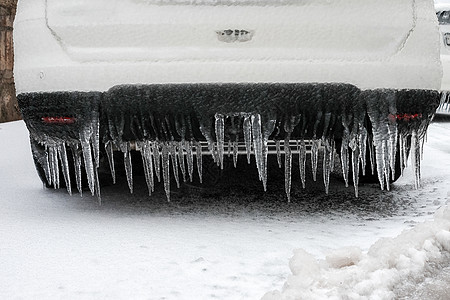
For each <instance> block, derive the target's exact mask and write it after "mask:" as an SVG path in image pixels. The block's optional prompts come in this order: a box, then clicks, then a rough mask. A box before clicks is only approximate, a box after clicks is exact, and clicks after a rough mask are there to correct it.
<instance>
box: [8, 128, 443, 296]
mask: <svg viewBox="0 0 450 300" xmlns="http://www.w3.org/2000/svg"><path fill="white" fill-rule="evenodd" d="M449 130H450V124H448V123H433V124H432V125H431V127H430V130H429V134H428V142H427V143H426V144H425V148H424V160H423V161H422V185H423V187H422V188H421V189H419V190H415V189H414V177H413V174H412V172H411V170H409V169H408V170H407V171H406V173H405V175H404V177H403V178H401V179H400V180H399V181H398V182H397V183H396V184H395V186H394V187H393V191H391V192H383V191H380V190H379V189H378V186H376V185H364V186H361V188H360V198H358V199H355V198H354V192H353V188H352V187H349V188H345V187H343V183H342V182H340V180H339V179H338V178H333V180H332V181H331V184H330V194H329V195H328V196H327V195H325V194H324V192H323V183H322V182H321V181H320V182H317V183H313V182H311V180H309V181H308V182H307V188H306V190H302V189H301V187H300V185H301V184H300V182H298V181H296V182H295V184H294V186H293V193H292V202H291V203H287V202H286V200H285V195H284V190H283V186H284V181H283V180H282V179H281V180H279V181H280V183H279V184H278V185H277V183H276V182H277V180H276V179H277V177H278V176H279V174H278V173H277V170H275V171H272V173H271V174H269V181H270V182H269V191H268V192H267V193H263V192H261V190H262V187H261V186H260V183H258V181H257V179H256V180H254V178H253V177H257V175H255V174H253V173H251V172H250V173H247V171H246V170H243V169H238V170H237V171H233V172H234V175H233V176H229V177H228V179H227V178H224V179H223V181H224V182H223V184H222V185H220V184H219V186H218V187H215V188H211V189H202V188H201V187H193V186H183V187H182V188H181V189H179V190H177V189H174V190H173V191H172V192H173V195H172V201H171V202H170V203H169V202H167V201H166V198H165V195H164V191H163V188H162V186H159V188H157V191H156V193H155V194H154V195H153V196H152V197H150V198H149V197H148V196H147V195H146V194H147V191H146V186H145V182H144V179H143V178H139V177H138V176H137V178H135V179H136V184H135V188H136V190H135V193H134V194H133V195H130V194H129V193H128V187H127V185H126V180H123V178H122V180H119V183H118V185H116V186H112V185H110V186H105V187H103V189H102V194H103V205H102V206H98V204H97V201H96V199H95V198H93V197H90V196H88V195H87V194H88V193H85V195H84V196H83V198H80V197H79V195H78V194H74V195H73V196H69V195H67V193H66V192H65V191H64V190H57V191H55V190H48V189H43V188H42V185H41V183H40V181H39V179H38V177H37V175H36V172H35V170H34V166H33V161H32V158H31V154H30V149H29V145H28V133H27V131H26V128H25V125H24V123H23V122H13V123H6V124H0V140H1V141H2V142H1V144H0V185H1V189H0V298H1V299H55V298H64V299H68V298H75V299H94V298H95V299H106V298H108V299H111V298H112V299H119V298H127V299H128V298H135V299H259V298H261V297H263V296H264V295H265V299H280V298H281V299H291V298H292V299H298V298H300V299H302V298H304V299H314V298H316V299H323V298H325V299H326V298H334V299H369V298H371V299H390V298H397V299H449V298H450V292H448V291H447V289H448V286H450V263H449V259H450V232H449V230H450V211H449V210H448V209H446V206H447V204H448V203H447V202H448V201H449V200H450V186H449V182H450V137H449ZM251 169H252V170H254V169H255V168H254V166H252V167H251ZM282 172H283V171H280V174H281V177H282V176H283V175H282ZM231 174H233V173H231ZM225 175H227V174H225ZM228 175H229V174H228ZM252 175H255V176H252ZM247 176H248V178H247ZM230 177H231V178H230ZM271 178H272V180H271ZM139 182H140V183H139ZM244 182H245V183H244ZM437 211H439V212H438V213H437V216H434V214H435V213H436V212H437ZM425 221H426V223H424V224H422V223H423V222H425ZM404 230H406V231H405V232H404V233H403V234H401V235H400V236H398V235H399V234H400V233H401V232H402V231H404ZM397 236H398V237H397ZM386 238H387V239H386ZM343 247H346V248H344V249H342V248H343ZM294 249H297V250H294ZM294 253H295V254H294ZM283 286H285V287H283ZM272 291H275V292H272Z"/></svg>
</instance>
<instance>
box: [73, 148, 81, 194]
mask: <svg viewBox="0 0 450 300" xmlns="http://www.w3.org/2000/svg"><path fill="white" fill-rule="evenodd" d="M78 146H79V145H78V144H72V145H71V149H72V156H73V162H74V166H75V180H76V182H77V189H78V192H79V193H80V196H83V187H82V185H81V153H80V149H79V147H78Z"/></svg>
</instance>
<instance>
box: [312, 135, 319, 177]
mask: <svg viewBox="0 0 450 300" xmlns="http://www.w3.org/2000/svg"><path fill="white" fill-rule="evenodd" d="M319 147H320V140H318V139H313V140H312V145H311V152H312V153H311V163H312V173H313V180H314V181H316V180H317V162H318V159H319Z"/></svg>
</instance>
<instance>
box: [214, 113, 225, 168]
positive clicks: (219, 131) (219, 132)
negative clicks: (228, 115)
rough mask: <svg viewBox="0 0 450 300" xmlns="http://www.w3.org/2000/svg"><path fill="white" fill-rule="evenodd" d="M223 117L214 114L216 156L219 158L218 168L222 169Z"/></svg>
mask: <svg viewBox="0 0 450 300" xmlns="http://www.w3.org/2000/svg"><path fill="white" fill-rule="evenodd" d="M224 127H225V117H224V116H223V115H222V114H216V127H215V128H216V139H217V154H218V156H219V162H220V168H221V169H223V154H224V147H225V146H224V138H225V137H224V134H225V129H224Z"/></svg>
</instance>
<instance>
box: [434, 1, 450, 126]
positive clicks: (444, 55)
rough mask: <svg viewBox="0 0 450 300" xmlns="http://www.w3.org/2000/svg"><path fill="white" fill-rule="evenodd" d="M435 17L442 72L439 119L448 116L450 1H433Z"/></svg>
mask: <svg viewBox="0 0 450 300" xmlns="http://www.w3.org/2000/svg"><path fill="white" fill-rule="evenodd" d="M435 8H436V16H437V18H438V21H439V32H440V37H441V38H440V42H441V43H440V44H441V60H442V66H443V70H444V74H443V77H442V87H441V90H442V91H443V94H442V95H443V99H442V103H441V105H440V106H439V107H438V109H437V114H438V115H439V116H440V117H441V118H443V117H444V118H448V117H449V116H450V98H449V96H450V95H449V94H448V91H450V1H448V0H445V1H444V0H435Z"/></svg>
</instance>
